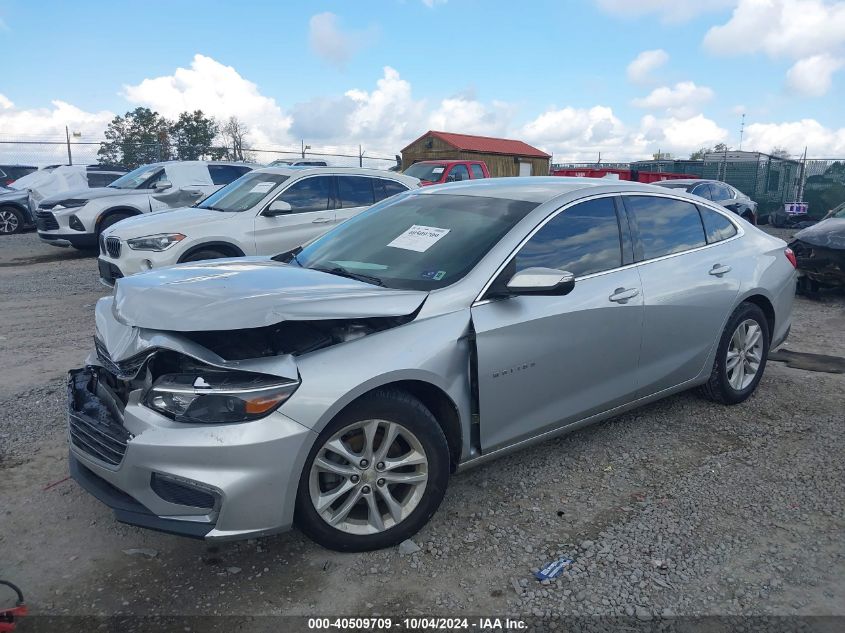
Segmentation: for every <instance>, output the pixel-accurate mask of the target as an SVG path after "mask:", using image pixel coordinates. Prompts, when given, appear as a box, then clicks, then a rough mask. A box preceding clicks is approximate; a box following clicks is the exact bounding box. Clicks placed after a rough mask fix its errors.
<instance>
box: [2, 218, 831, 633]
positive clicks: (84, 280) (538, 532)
mask: <svg viewBox="0 0 845 633" xmlns="http://www.w3.org/2000/svg"><path fill="white" fill-rule="evenodd" d="M0 289H1V290H0V292H2V304H0V323H2V328H1V331H0V409H2V411H3V416H2V419H0V501H2V502H0V578H5V579H9V580H12V581H14V582H16V583H18V584H19V585H21V587H22V588H24V590H25V592H26V594H27V598H28V602H29V604H30V605H31V609H32V611H33V613H35V614H42V615H113V614H127V615H132V614H135V615H137V614H151V613H152V614H160V615H195V614H197V615H198V614H208V615H216V614H236V615H242V616H247V615H250V614H251V615H258V614H268V615H280V614H293V615H328V614H346V615H349V614H361V615H370V614H379V613H380V614H393V615H398V614H411V613H418V614H429V615H431V614H438V615H460V614H465V615H469V614H476V615H477V614H489V613H495V614H498V615H504V614H507V613H510V614H518V615H522V616H533V617H535V618H545V620H543V621H544V622H545V623H547V624H548V625H549V628H551V627H552V626H554V625H556V624H562V623H563V622H565V621H566V619H567V618H571V617H573V616H578V615H590V614H604V615H627V616H633V617H635V618H639V619H641V620H647V619H650V618H653V617H660V616H663V617H666V616H671V615H686V614H697V615H704V614H720V615H721V614H727V615H751V614H755V615H791V614H800V615H832V614H838V615H845V559H844V558H843V555H844V554H845V538H844V537H845V531H843V525H845V516H843V509H845V486H843V483H845V460H843V456H845V451H843V447H845V438H844V437H843V423H845V398H843V394H845V375H843V374H833V373H824V372H809V371H804V370H801V369H795V368H792V367H787V366H786V365H784V364H782V363H778V362H771V363H770V364H769V366H768V367H767V370H766V375H765V378H764V380H763V382H762V383H761V385H760V388H759V390H758V392H757V394H756V395H755V396H754V397H753V398H752V399H751V400H749V401H748V402H746V403H745V404H743V405H740V406H737V407H732V408H725V407H721V406H717V405H714V404H712V403H709V402H707V401H704V400H702V399H700V398H699V397H697V396H696V395H695V394H694V393H686V394H681V395H678V396H675V397H672V398H669V399H667V400H665V401H662V402H659V403H656V404H653V405H651V406H648V407H646V408H644V409H642V410H639V411H637V412H634V413H631V414H628V415H625V416H622V417H619V418H616V419H614V420H611V421H608V422H605V423H602V424H599V425H596V426H594V427H592V428H589V429H585V430H581V431H578V432H575V433H573V434H570V435H568V436H566V437H564V438H561V439H557V440H553V441H549V442H547V443H545V444H543V445H540V446H538V447H536V448H533V449H529V450H526V451H524V452H521V453H519V454H516V455H513V456H511V457H508V458H504V459H502V460H500V461H498V462H494V463H492V464H490V465H487V466H484V467H481V468H479V469H476V470H474V471H470V472H467V473H465V474H462V475H459V476H456V477H455V478H454V479H453V481H452V484H451V487H450V489H449V491H448V493H447V496H446V500H445V502H444V504H443V506H442V507H441V509H440V511H439V512H438V513H437V515H436V516H435V517H434V519H433V520H432V522H431V523H430V524H429V525H428V526H427V527H426V528H425V529H424V530H423V531H422V532H421V533H419V534H418V535H417V536H416V537H415V539H414V541H415V542H416V543H417V544H418V545H419V546H420V547H421V550H420V551H419V552H418V553H415V554H413V555H403V554H400V553H399V552H398V551H397V550H396V549H393V550H388V551H380V552H373V553H367V554H337V553H333V552H329V551H326V550H324V549H322V548H320V547H318V546H316V545H314V544H312V543H311V542H309V541H307V540H306V539H305V538H304V537H303V536H301V535H300V534H299V533H297V532H293V533H290V534H283V535H280V536H276V537H272V538H266V539H260V540H256V541H249V542H244V543H239V544H227V545H221V546H218V547H209V546H207V545H206V544H204V543H202V542H198V541H191V540H185V539H181V538H178V537H173V536H167V535H162V534H157V533H154V532H148V531H144V530H140V529H136V528H132V527H127V526H123V525H120V524H117V523H115V522H114V520H113V519H112V516H111V513H110V512H109V511H108V510H107V509H106V508H105V507H103V506H102V505H101V504H100V503H99V502H97V501H95V500H94V499H93V498H91V497H90V496H88V495H87V494H86V493H84V492H83V491H82V490H80V489H79V488H78V486H77V485H76V484H75V483H74V482H72V481H66V480H64V478H65V477H66V476H67V461H66V451H67V449H66V445H65V437H64V398H65V395H64V374H65V372H66V370H67V369H69V368H71V367H76V366H79V364H80V363H81V362H82V360H83V358H84V356H85V354H86V353H87V351H88V348H89V346H90V343H91V336H92V332H93V322H92V312H93V305H94V303H95V302H96V300H97V299H98V298H99V297H101V296H103V295H104V294H105V293H106V291H107V289H106V288H104V287H102V286H100V284H99V283H98V281H97V273H96V263H95V260H94V259H93V258H91V257H85V256H82V255H81V254H79V253H76V252H74V251H68V250H61V249H56V248H52V247H49V246H46V245H42V244H41V243H40V242H39V241H38V239H37V237H36V236H35V235H34V234H31V233H30V234H25V235H19V236H12V237H4V238H2V240H0ZM843 333H845V299H843V298H842V297H841V295H840V296H838V297H833V296H829V297H826V298H823V299H821V300H820V301H815V302H810V301H807V300H804V299H800V298H799V299H798V300H797V304H796V308H795V321H794V325H793V329H792V335H791V337H790V339H789V340H788V342H787V344H786V345H785V347H786V348H788V349H790V350H794V351H801V352H816V353H823V354H830V355H835V356H840V357H843V356H845V335H843ZM132 549H136V550H137V549H142V550H148V551H145V552H143V553H135V554H128V553H126V550H132ZM559 556H567V557H569V558H572V559H574V561H575V564H574V566H572V567H571V569H570V571H568V572H566V573H565V574H564V576H563V577H561V578H560V579H558V580H557V581H554V582H551V583H550V584H547V585H541V584H540V583H538V582H537V581H536V580H534V579H533V578H532V576H531V570H532V568H536V567H538V566H540V565H542V564H543V563H545V562H547V561H550V560H553V559H554V558H557V557H559ZM5 597H6V594H3V593H0V607H2V606H3V604H5V602H4V600H5ZM31 620H32V624H30V625H29V627H27V626H26V621H24V626H22V627H21V628H20V630H21V631H24V632H25V631H27V630H35V629H36V628H39V627H38V625H37V621H38V619H37V618H32V619H31ZM228 622H229V623H228V624H227V625H226V626H225V629H226V630H243V631H247V630H250V631H252V630H264V629H263V627H264V626H266V623H264V622H263V621H261V620H255V619H248V620H242V619H239V620H236V621H228ZM207 624H208V626H211V627H213V626H215V624H214V623H207ZM127 626H129V625H127ZM130 628H131V627H130ZM155 630H161V629H155ZM179 630H183V629H182V628H180V629H179ZM186 630H187V629H186ZM193 630H194V631H196V630H199V629H198V628H197V627H196V626H195V627H194V628H193ZM275 630H282V629H280V628H278V626H276V628H275Z"/></svg>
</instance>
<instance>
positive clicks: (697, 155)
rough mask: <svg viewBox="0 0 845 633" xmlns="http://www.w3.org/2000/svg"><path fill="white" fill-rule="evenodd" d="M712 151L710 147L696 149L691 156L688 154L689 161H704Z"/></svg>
mask: <svg viewBox="0 0 845 633" xmlns="http://www.w3.org/2000/svg"><path fill="white" fill-rule="evenodd" d="M712 151H713V148H712V147H702V148H701V149H697V150H695V151H694V152H693V153H692V154H690V155H689V158H690V160H704V157H705V156H706V155H707V154H709V153H710V152H712Z"/></svg>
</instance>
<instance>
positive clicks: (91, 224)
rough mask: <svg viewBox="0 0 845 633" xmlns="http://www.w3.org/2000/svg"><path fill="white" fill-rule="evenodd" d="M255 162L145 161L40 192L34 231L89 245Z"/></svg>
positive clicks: (56, 242)
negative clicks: (84, 185) (107, 180)
mask: <svg viewBox="0 0 845 633" xmlns="http://www.w3.org/2000/svg"><path fill="white" fill-rule="evenodd" d="M254 168H255V165H246V164H244V163H226V162H217V161H213V162H212V161H204V160H184V161H171V162H165V163H153V164H151V165H144V166H143V167H138V169H135V170H134V171H131V172H129V173H128V174H126V175H125V176H123V177H121V178H118V179H117V180H115V181H114V182H112V183H111V184H110V185H108V186H107V187H99V188H96V189H89V190H87V191H83V192H74V193H73V195H67V194H59V195H55V196H52V197H50V198H44V199H43V200H42V201H41V202H40V203H39V204H38V209H37V210H36V212H35V224H36V226H37V227H38V237H40V238H41V239H42V241H44V242H47V243H48V244H52V245H53V246H73V247H74V248H79V249H88V248H91V249H93V248H96V247H97V238H98V237H99V235H100V234H101V233H102V232H103V231H105V230H106V229H107V228H108V227H110V226H111V225H113V224H115V223H117V222H119V221H120V220H123V219H125V218H128V217H132V216H134V215H141V214H142V213H149V212H150V211H158V210H162V209H173V208H176V207H184V206H186V205H189V204H193V203H195V202H197V201H198V200H202V199H203V197H205V196H207V195H209V194H210V193H213V192H215V191H217V190H218V189H219V188H220V187H222V186H223V185H228V184H229V183H230V182H232V181H233V180H237V179H238V178H240V177H241V176H242V175H243V174H245V173H247V172H248V171H251V170H252V169H254Z"/></svg>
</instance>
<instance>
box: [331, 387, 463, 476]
mask: <svg viewBox="0 0 845 633" xmlns="http://www.w3.org/2000/svg"><path fill="white" fill-rule="evenodd" d="M382 389H396V390H399V391H403V392H405V393H407V394H409V395H411V396H413V397H415V398H416V399H417V400H419V401H420V402H421V403H422V404H423V405H424V406H425V407H426V408H427V409H428V410H429V411H430V412H431V414H432V415H433V416H434V418H435V419H436V420H437V423H438V424H439V425H440V428H441V430H442V431H443V434H444V435H445V436H446V443H447V444H448V445H449V466H450V470H451V471H452V472H453V473H454V472H455V470H456V469H457V467H458V463H459V461H460V458H461V450H462V446H463V437H462V433H461V416H460V413H459V411H458V406H457V404H455V401H454V400H453V399H452V398H451V397H450V396H449V394H447V393H446V392H445V391H444V390H443V389H441V388H440V387H438V386H437V385H435V384H433V383H430V382H426V381H424V380H419V379H401V380H394V381H392V382H385V383H382V384H379V385H377V386H373V387H370V388H369V389H367V391H365V392H364V393H361V394H359V395H358V396H356V397H355V398H354V399H352V400H350V401H349V402H347V403H346V404H344V405H343V407H342V408H341V409H340V410H339V411H337V412H336V413H335V414H334V415H333V416H332V419H334V418H335V417H337V416H338V415H340V414H341V413H343V411H345V410H346V409H347V408H349V407H350V406H352V405H353V404H354V403H356V402H358V401H359V400H360V399H361V398H364V397H365V396H368V395H370V394H372V393H373V392H375V391H379V390H382Z"/></svg>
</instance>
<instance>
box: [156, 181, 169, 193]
mask: <svg viewBox="0 0 845 633" xmlns="http://www.w3.org/2000/svg"><path fill="white" fill-rule="evenodd" d="M172 186H173V183H172V182H170V181H169V180H159V181H158V182H157V183H155V184H154V185H153V189H155V190H156V191H164V190H165V189H170V188H171V187H172Z"/></svg>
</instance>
